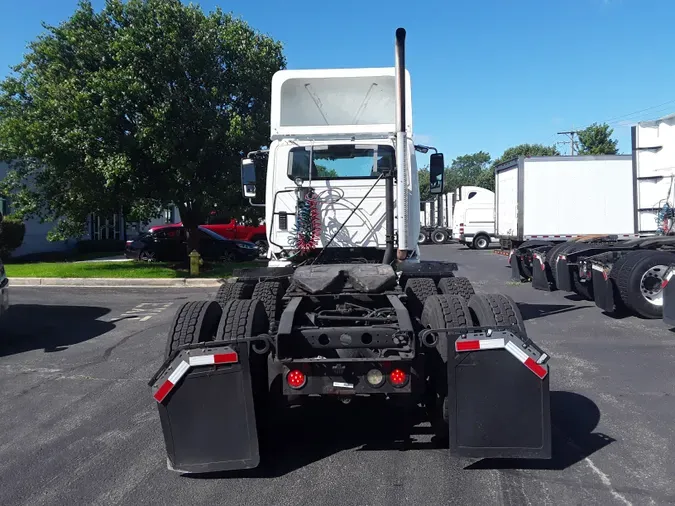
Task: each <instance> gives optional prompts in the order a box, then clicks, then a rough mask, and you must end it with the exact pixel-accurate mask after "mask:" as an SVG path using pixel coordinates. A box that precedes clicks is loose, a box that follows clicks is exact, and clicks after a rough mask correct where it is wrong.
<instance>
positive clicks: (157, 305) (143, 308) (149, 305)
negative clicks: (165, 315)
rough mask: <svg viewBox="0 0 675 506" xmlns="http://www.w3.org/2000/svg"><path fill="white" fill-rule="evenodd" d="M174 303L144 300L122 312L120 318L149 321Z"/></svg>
mask: <svg viewBox="0 0 675 506" xmlns="http://www.w3.org/2000/svg"><path fill="white" fill-rule="evenodd" d="M172 305H173V302H142V303H140V304H137V305H136V306H134V307H133V308H131V309H130V310H129V311H126V312H125V313H122V314H121V315H120V317H119V319H120V320H121V319H124V320H139V321H142V322H147V321H148V320H149V319H150V318H152V317H153V316H156V315H158V314H160V313H162V312H163V311H165V310H166V309H167V308H169V307H171V306H172Z"/></svg>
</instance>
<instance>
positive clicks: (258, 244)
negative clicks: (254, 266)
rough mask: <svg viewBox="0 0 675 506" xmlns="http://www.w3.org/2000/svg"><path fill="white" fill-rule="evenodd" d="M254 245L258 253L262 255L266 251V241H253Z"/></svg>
mask: <svg viewBox="0 0 675 506" xmlns="http://www.w3.org/2000/svg"><path fill="white" fill-rule="evenodd" d="M255 245H256V247H257V248H258V254H259V255H260V256H261V257H262V256H265V254H266V253H267V241H263V240H262V239H260V240H258V241H256V242H255Z"/></svg>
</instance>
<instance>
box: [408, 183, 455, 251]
mask: <svg viewBox="0 0 675 506" xmlns="http://www.w3.org/2000/svg"><path fill="white" fill-rule="evenodd" d="M454 203H455V194H454V193H444V194H442V195H438V196H437V197H436V198H435V199H432V200H427V201H423V202H421V203H420V233H419V238H418V241H417V244H428V243H429V242H433V243H434V244H445V243H447V242H448V241H449V240H450V239H452V237H453V229H452V222H453V207H454Z"/></svg>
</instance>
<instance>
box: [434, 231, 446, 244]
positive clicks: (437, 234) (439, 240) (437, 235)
mask: <svg viewBox="0 0 675 506" xmlns="http://www.w3.org/2000/svg"><path fill="white" fill-rule="evenodd" d="M448 237H449V236H448V232H447V231H445V230H443V229H442V228H437V229H436V230H434V231H433V232H431V241H432V242H433V243H434V244H445V243H446V242H447V241H448Z"/></svg>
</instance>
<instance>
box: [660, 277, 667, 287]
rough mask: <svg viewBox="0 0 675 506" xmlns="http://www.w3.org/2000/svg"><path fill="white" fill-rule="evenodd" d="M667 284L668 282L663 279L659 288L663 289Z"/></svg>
mask: <svg viewBox="0 0 675 506" xmlns="http://www.w3.org/2000/svg"><path fill="white" fill-rule="evenodd" d="M667 284H668V280H667V279H664V280H663V281H661V288H665V287H666V285H667Z"/></svg>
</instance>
